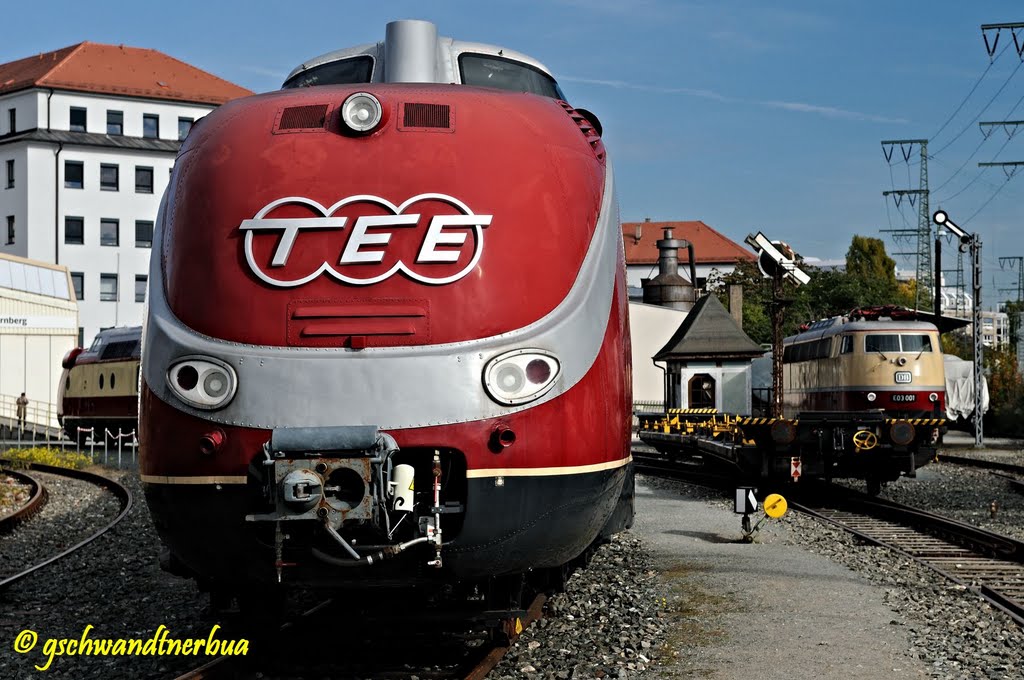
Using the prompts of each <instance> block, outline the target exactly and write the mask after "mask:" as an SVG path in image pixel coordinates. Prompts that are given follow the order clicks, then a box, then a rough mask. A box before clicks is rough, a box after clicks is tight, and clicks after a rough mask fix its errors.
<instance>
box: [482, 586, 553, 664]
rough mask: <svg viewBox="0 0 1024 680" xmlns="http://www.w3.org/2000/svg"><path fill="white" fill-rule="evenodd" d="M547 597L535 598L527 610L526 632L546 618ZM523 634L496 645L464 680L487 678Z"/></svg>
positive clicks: (524, 622)
mask: <svg viewBox="0 0 1024 680" xmlns="http://www.w3.org/2000/svg"><path fill="white" fill-rule="evenodd" d="M547 599H548V597H547V595H545V594H544V593H540V594H538V595H537V596H536V597H535V598H533V602H531V603H530V606H529V607H528V608H527V609H526V617H525V618H524V619H523V621H522V623H523V630H526V629H527V628H529V627H530V625H531V624H532V623H533V622H534V621H537V620H538V619H540V618H541V617H542V616H544V603H545V602H547ZM520 634H521V633H516V634H514V635H510V636H509V638H508V641H507V642H504V643H500V644H496V645H495V646H494V647H492V648H491V649H490V651H488V652H487V654H485V655H484V657H483V658H482V659H481V660H480V661H479V662H477V664H476V665H475V666H474V667H473V668H472V669H471V670H470V671H469V672H468V673H466V675H465V676H463V680H483V679H484V678H486V677H487V674H488V673H490V672H491V671H492V670H494V667H495V666H497V665H498V663H499V662H500V661H501V660H502V659H503V658H505V655H506V654H508V650H510V649H511V648H512V645H513V644H515V641H516V640H517V639H518V638H519V635H520Z"/></svg>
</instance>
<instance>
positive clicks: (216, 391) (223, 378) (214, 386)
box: [203, 368, 230, 398]
mask: <svg viewBox="0 0 1024 680" xmlns="http://www.w3.org/2000/svg"><path fill="white" fill-rule="evenodd" d="M229 384H230V381H229V379H228V377H227V375H225V374H224V371H222V370H220V369H218V368H215V369H213V370H210V371H207V372H206V375H205V376H203V389H204V390H205V391H206V394H208V395H209V396H211V397H214V398H217V397H221V396H223V395H224V393H225V392H227V390H228V385H229Z"/></svg>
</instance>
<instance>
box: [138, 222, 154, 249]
mask: <svg viewBox="0 0 1024 680" xmlns="http://www.w3.org/2000/svg"><path fill="white" fill-rule="evenodd" d="M135 247H136V248H152V247H153V223H152V222H144V221H142V220H135Z"/></svg>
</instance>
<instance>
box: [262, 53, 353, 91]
mask: <svg viewBox="0 0 1024 680" xmlns="http://www.w3.org/2000/svg"><path fill="white" fill-rule="evenodd" d="M372 72H373V58H372V57H369V56H361V57H352V58H351V59H340V60H338V61H331V62H328V63H326V64H321V65H319V66H314V67H313V68H310V69H306V70H305V71H302V72H301V73H296V74H295V75H294V76H292V77H291V78H289V79H288V80H287V81H285V83H284V85H282V86H281V87H282V88H283V89H288V88H293V87H313V86H314V85H350V84H354V83H368V82H370V74H371V73H372Z"/></svg>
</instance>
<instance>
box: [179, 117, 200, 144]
mask: <svg viewBox="0 0 1024 680" xmlns="http://www.w3.org/2000/svg"><path fill="white" fill-rule="evenodd" d="M195 122H196V121H195V120H193V119H192V118H179V119H178V141H179V142H181V141H184V139H185V138H186V137H188V133H189V130H191V129H192V125H193V124H194V123H195Z"/></svg>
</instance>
